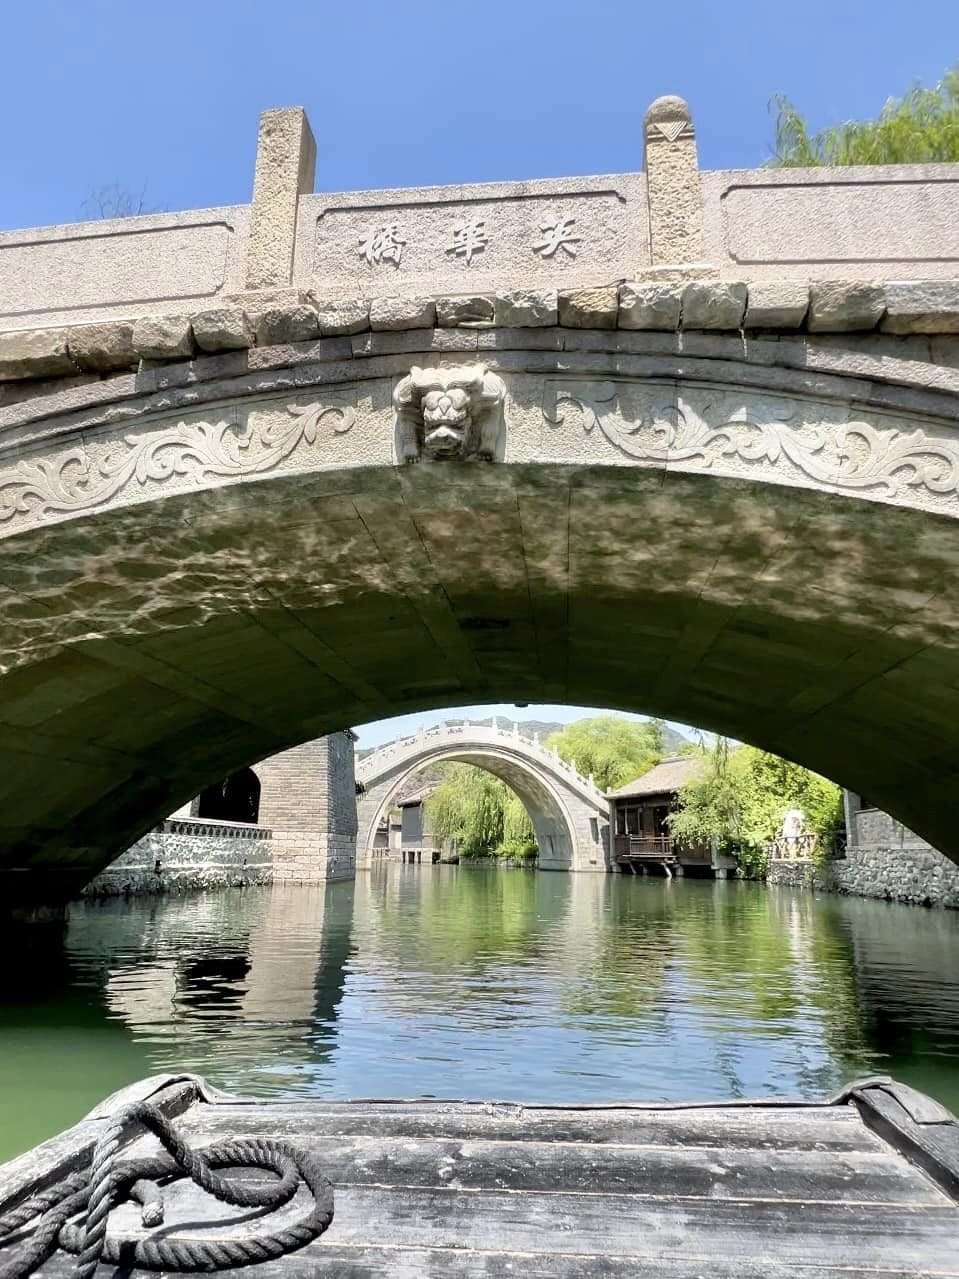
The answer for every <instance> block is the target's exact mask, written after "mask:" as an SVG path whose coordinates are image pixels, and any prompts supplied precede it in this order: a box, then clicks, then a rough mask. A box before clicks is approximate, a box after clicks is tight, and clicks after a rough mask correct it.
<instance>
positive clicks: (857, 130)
mask: <svg viewBox="0 0 959 1279" xmlns="http://www.w3.org/2000/svg"><path fill="white" fill-rule="evenodd" d="M775 106H776V108H777V111H778V116H777V120H776V151H775V154H774V156H773V158H772V160H771V161H770V164H771V165H772V166H774V167H777V168H797V167H801V168H811V167H815V166H817V165H822V164H930V163H934V162H942V161H955V160H959V67H954V68H953V69H952V70H951V71H947V72H946V74H945V75H944V76H943V78H942V80H941V81H940V83H939V84H937V85H936V86H935V87H934V88H932V89H923V88H922V87H921V86H919V85H915V86H914V87H913V88H911V89H910V90H909V92H908V93H907V94H906V95H905V96H904V97H902V98H890V99H889V101H888V102H887V103H886V105H885V106H884V107H883V109H882V111H880V113H879V115H878V117H877V118H876V119H875V120H847V121H846V122H845V123H843V124H836V125H833V126H832V127H831V128H828V129H823V130H822V131H821V132H819V133H810V132H809V125H808V124H807V122H806V120H805V118H804V117H803V116H802V115H801V114H800V112H799V111H798V110H797V108H796V107H794V106H793V105H792V103H791V102H789V101H788V100H787V99H786V98H783V97H780V98H776V99H775Z"/></svg>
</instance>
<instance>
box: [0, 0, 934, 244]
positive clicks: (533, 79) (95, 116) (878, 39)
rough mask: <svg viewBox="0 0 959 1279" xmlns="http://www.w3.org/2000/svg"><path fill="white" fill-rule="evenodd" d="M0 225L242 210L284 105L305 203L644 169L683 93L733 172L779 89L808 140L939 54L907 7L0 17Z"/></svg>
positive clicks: (843, 3) (372, 9) (544, 5)
mask: <svg viewBox="0 0 959 1279" xmlns="http://www.w3.org/2000/svg"><path fill="white" fill-rule="evenodd" d="M3 19H4V23H3V55H4V56H3V75H2V76H0V108H2V116H0V118H2V120H3V122H4V123H3V146H2V152H0V155H2V170H0V228H14V227H29V226H42V225H47V224H50V223H56V222H66V221H72V220H77V219H81V218H83V217H84V208H83V206H84V203H85V201H87V199H88V198H89V196H90V193H91V191H92V190H93V189H94V188H96V187H99V186H104V185H107V184H111V183H119V184H121V185H122V186H124V187H126V188H129V189H130V190H131V191H136V192H139V191H141V190H143V189H144V188H145V189H146V202H147V204H148V205H149V206H150V207H152V208H157V209H163V210H169V211H173V210H176V209H182V208H201V207H206V206H209V205H217V204H233V203H242V202H245V201H247V200H248V199H249V196H250V188H251V183H252V177H253V161H254V154H255V148H256V122H257V117H258V115H259V112H260V111H262V110H263V109H264V108H265V107H270V106H290V105H303V106H305V107H306V108H307V111H308V112H309V115H310V119H311V121H312V123H313V128H314V131H315V133H316V136H317V140H318V143H319V164H318V172H317V186H318V189H320V190H354V189H361V188H365V187H385V186H409V185H419V184H424V185H425V184H441V183H447V182H463V181H470V180H472V181H487V180H494V179H498V178H527V177H550V176H563V175H567V174H578V173H606V172H617V171H621V170H631V169H637V168H640V167H641V165H642V130H641V121H642V116H643V112H644V110H645V108H646V106H647V105H648V104H649V102H651V101H652V99H653V98H655V97H657V96H658V95H660V94H662V93H680V94H682V95H683V96H685V97H686V98H688V100H689V101H690V103H691V105H692V108H693V113H694V118H695V120H696V124H697V128H698V132H699V142H700V162H701V164H702V165H703V167H705V168H736V167H743V166H753V165H756V164H759V163H761V162H762V160H763V159H764V158H765V157H766V156H767V155H768V153H769V149H770V145H771V142H772V137H773V117H772V115H771V113H770V110H769V101H770V99H771V98H772V96H773V95H774V94H777V93H786V94H787V95H789V96H790V97H791V98H792V99H793V100H794V101H795V102H796V103H797V104H798V105H799V106H800V107H801V108H802V109H803V110H805V111H806V112H808V114H809V115H810V117H811V118H812V120H813V121H814V122H815V123H816V124H826V123H832V122H835V121H837V120H840V119H844V118H848V117H852V116H864V115H870V114H872V113H874V112H875V111H876V110H877V109H878V108H879V107H880V106H881V105H882V103H883V101H884V100H885V99H886V97H888V96H889V95H890V94H898V93H900V92H901V91H902V90H903V89H905V88H906V87H907V86H908V85H909V84H910V83H911V82H912V81H914V80H921V81H923V82H926V83H932V82H934V81H935V80H936V79H938V78H939V77H940V76H941V74H942V72H943V71H944V70H945V69H946V68H947V67H948V66H949V65H950V64H951V63H952V62H954V61H957V60H959V3H957V0H922V4H919V5H904V4H901V3H899V4H892V3H890V2H889V0H868V2H864V0H830V2H828V3H826V2H823V0H806V2H805V3H803V4H801V5H788V6H787V5H781V4H775V3H769V0H761V2H760V0H740V2H739V3H736V2H735V0H727V3H719V2H718V0H709V2H708V3H706V2H703V0H686V2H685V3H683V4H661V5H656V4H651V3H649V2H648V0H646V2H645V3H644V2H643V0H577V3H573V2H572V0H457V2H450V0H392V2H391V3H390V2H387V0H364V2H363V3H362V4H334V3H330V2H329V0H327V2H326V3H324V0H310V2H309V3H305V2H303V0H286V2H284V0H274V3H271V4H264V3H263V0H256V2H253V0H229V2H226V0H201V2H199V3H198V2H197V0H163V2H162V3H161V2H159V0H123V3H120V2H118V0H85V2H84V3H82V4H78V3H76V0H29V2H27V0H7V3H6V4H5V5H4V6H3Z"/></svg>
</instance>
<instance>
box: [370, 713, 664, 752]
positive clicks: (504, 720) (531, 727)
mask: <svg viewBox="0 0 959 1279" xmlns="http://www.w3.org/2000/svg"><path fill="white" fill-rule="evenodd" d="M466 722H467V721H466V720H465V719H445V720H443V723H444V724H448V725H451V726H455V725H457V724H465V723H466ZM517 722H518V724H519V735H520V737H525V738H526V739H527V741H533V739H534V738H535V737H536V736H537V735H538V736H539V740H540V741H541V742H544V741H545V740H546V738H547V737H549V735H550V733H558V732H560V731H561V730H562V729H564V728H565V727H566V725H565V724H560V723H558V722H556V721H555V720H545V719H526V720H519V721H517ZM469 723H470V724H475V725H477V726H478V727H479V728H492V727H493V725H494V724H495V725H496V727H497V728H504V729H509V730H510V731H512V728H513V724H514V721H513V720H511V719H510V718H509V717H508V716H507V715H491V716H490V717H489V718H488V719H471V720H470V721H469ZM393 740H394V741H398V740H399V739H398V738H394V739H393ZM383 744H384V746H388V745H390V743H389V742H384V743H383ZM688 745H689V739H688V738H687V737H684V736H683V734H682V733H680V732H679V731H678V730H677V729H675V728H670V726H669V725H668V724H664V725H663V752H664V754H667V755H674V754H675V753H676V751H678V750H680V749H681V748H682V747H683V746H688ZM379 749H380V747H378V746H367V747H364V749H363V750H358V751H357V752H356V758H357V759H358V760H360V759H366V757H367V755H372V754H373V751H374V750H379Z"/></svg>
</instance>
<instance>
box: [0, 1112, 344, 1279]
mask: <svg viewBox="0 0 959 1279" xmlns="http://www.w3.org/2000/svg"><path fill="white" fill-rule="evenodd" d="M131 1125H140V1126H142V1127H144V1128H147V1129H149V1130H150V1131H151V1132H153V1133H154V1134H155V1135H156V1136H157V1137H158V1138H159V1140H160V1142H161V1144H162V1145H163V1147H164V1148H165V1150H166V1151H167V1152H168V1153H167V1155H163V1156H160V1157H159V1158H155V1159H141V1160H137V1161H136V1162H133V1163H127V1164H124V1165H123V1166H122V1167H118V1166H117V1157H118V1155H119V1152H120V1148H121V1145H122V1142H123V1139H124V1136H125V1135H126V1134H127V1133H128V1130H129V1128H130V1127H131ZM218 1168H265V1169H267V1170H269V1171H270V1172H273V1173H275V1174H276V1177H277V1179H276V1180H275V1181H270V1182H267V1183H266V1184H265V1185H264V1184H260V1185H254V1184H251V1183H248V1182H239V1181H234V1180H231V1179H229V1178H226V1177H222V1176H220V1175H219V1174H218V1173H217V1172H216V1171H215V1170H216V1169H218ZM184 1173H186V1174H187V1175H188V1176H189V1177H190V1178H192V1180H193V1181H194V1182H196V1184H197V1185H198V1186H200V1187H201V1189H203V1190H205V1191H207V1193H209V1194H211V1195H213V1196H214V1197H215V1198H217V1199H220V1200H222V1201H223V1202H225V1203H229V1204H234V1205H236V1206H238V1207H243V1208H265V1209H269V1210H271V1211H275V1210H276V1209H277V1208H281V1207H282V1206H283V1205H284V1204H286V1203H288V1202H289V1201H290V1200H291V1199H292V1198H293V1196H294V1195H295V1194H296V1192H297V1190H298V1188H299V1186H300V1183H301V1182H302V1183H303V1184H304V1185H305V1186H306V1188H307V1190H308V1191H309V1192H310V1194H311V1196H312V1199H313V1202H312V1205H311V1207H310V1208H309V1210H308V1211H307V1212H306V1213H305V1214H304V1215H303V1216H302V1217H300V1218H299V1219H296V1220H294V1221H292V1222H290V1224H289V1225H287V1226H285V1227H284V1228H283V1229H281V1230H276V1231H272V1232H264V1233H262V1234H258V1235H250V1236H246V1237H244V1238H242V1239H226V1238H224V1239H217V1240H209V1239H207V1240H202V1241H200V1240H190V1239H183V1240H176V1239H172V1238H163V1239H160V1240H152V1239H150V1238H141V1239H135V1240H134V1239H125V1240H117V1239H115V1238H112V1237H108V1236H107V1223H108V1219H109V1216H110V1212H111V1211H112V1209H113V1208H114V1207H115V1206H116V1205H117V1204H118V1203H119V1202H120V1201H121V1200H122V1199H123V1198H124V1197H125V1196H126V1195H128V1194H129V1195H131V1196H132V1197H133V1198H135V1199H137V1200H138V1201H139V1202H140V1204H141V1220H142V1223H143V1225H144V1226H155V1225H159V1224H160V1222H161V1221H162V1220H163V1207H162V1201H161V1200H160V1196H159V1191H158V1190H157V1188H156V1186H155V1185H154V1184H153V1183H155V1182H156V1181H158V1180H161V1179H168V1178H171V1177H177V1176H182V1175H183V1174H184ZM78 1214H85V1216H84V1218H83V1220H82V1222H80V1223H77V1222H75V1221H73V1220H72V1218H74V1217H76V1216H77V1215H78ZM332 1220H333V1189H332V1187H331V1185H330V1183H329V1181H328V1180H327V1179H326V1177H325V1176H324V1175H323V1172H322V1170H321V1169H320V1167H319V1165H318V1164H317V1162H316V1160H315V1159H314V1158H313V1157H312V1156H311V1155H309V1154H308V1153H307V1152H305V1151H302V1150H299V1149H298V1148H297V1147H295V1146H293V1145H290V1144H288V1143H286V1142H282V1141H272V1140H268V1139H257V1140H248V1141H244V1140H240V1141H226V1142H220V1143H219V1144H217V1145H215V1146H210V1147H208V1148H207V1149H206V1150H204V1151H203V1153H202V1154H200V1153H198V1152H197V1151H195V1150H193V1149H192V1148H191V1147H190V1146H188V1145H187V1144H186V1142H185V1141H184V1139H183V1137H182V1135H181V1134H180V1133H179V1132H178V1131H177V1129H176V1128H175V1127H174V1126H173V1124H171V1123H170V1121H169V1120H168V1119H167V1118H166V1116H165V1115H163V1114H162V1112H161V1111H159V1110H158V1109H157V1108H156V1107H155V1106H151V1105H150V1104H149V1103H148V1102H138V1103H136V1104H135V1105H133V1106H129V1107H126V1108H125V1109H123V1110H121V1111H118V1112H117V1114H116V1115H115V1116H114V1117H113V1119H112V1120H111V1121H110V1124H109V1125H108V1127H107V1128H106V1130H105V1131H104V1133H103V1134H102V1136H101V1137H100V1140H99V1141H98V1142H97V1144H96V1147H95V1148H94V1151H93V1157H92V1160H91V1163H90V1167H89V1170H88V1172H83V1173H74V1174H73V1175H71V1176H70V1177H67V1178H64V1180H63V1181H61V1182H60V1183H59V1184H58V1185H57V1186H55V1187H52V1188H51V1189H49V1190H45V1191H41V1192H40V1193H38V1194H36V1195H34V1196H32V1197H31V1198H30V1199H29V1200H27V1201H26V1202H25V1203H23V1204H19V1205H17V1207H15V1208H13V1209H11V1210H10V1211H9V1212H7V1213H5V1214H3V1216H0V1248H2V1249H3V1251H6V1249H7V1248H9V1247H14V1246H15V1247H16V1251H15V1252H13V1253H11V1254H10V1255H9V1256H8V1258H7V1259H0V1279H25V1276H27V1275H30V1274H32V1273H33V1272H34V1270H36V1269H37V1268H38V1267H39V1266H40V1265H42V1263H43V1262H44V1261H45V1260H46V1258H47V1257H49V1256H50V1254H51V1252H53V1250H54V1249H55V1248H56V1247H57V1246H58V1245H59V1246H60V1247H63V1248H65V1249H66V1250H67V1251H69V1252H73V1253H76V1254H78V1255H77V1264H76V1269H75V1271H74V1273H75V1276H76V1279H92V1276H93V1273H94V1271H95V1270H96V1268H97V1265H98V1264H99V1262H100V1261H106V1262H109V1263H110V1264H112V1265H123V1266H126V1267H132V1266H139V1267H140V1268H141V1269H143V1270H172V1271H180V1272H184V1271H206V1272H209V1271H213V1270H225V1269H229V1268H231V1267H236V1266H249V1265H254V1264H256V1263H257V1262H261V1261H269V1260H273V1259H275V1258H277V1257H282V1256H283V1255H285V1254H286V1253H288V1252H293V1251H294V1250H295V1249H297V1248H302V1247H303V1246H304V1245H305V1244H308V1243H310V1242H311V1241H312V1240H313V1239H316V1238H317V1237H318V1236H319V1235H321V1234H322V1233H323V1231H324V1230H326V1228H327V1226H329V1224H330V1222H331V1221H332ZM30 1222H33V1223H35V1224H34V1225H33V1228H32V1230H31V1231H30V1232H29V1233H28V1234H27V1237H26V1238H23V1236H22V1234H21V1233H20V1232H22V1231H23V1227H25V1226H26V1225H27V1224H28V1223H30ZM0 1258H2V1254H0Z"/></svg>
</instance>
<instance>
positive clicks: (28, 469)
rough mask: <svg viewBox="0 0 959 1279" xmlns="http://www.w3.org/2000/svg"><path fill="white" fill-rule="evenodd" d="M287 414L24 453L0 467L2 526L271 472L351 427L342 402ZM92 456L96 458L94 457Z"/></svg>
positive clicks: (234, 416) (230, 417)
mask: <svg viewBox="0 0 959 1279" xmlns="http://www.w3.org/2000/svg"><path fill="white" fill-rule="evenodd" d="M286 414H287V416H286V418H280V419H278V420H277V419H275V418H269V419H266V420H264V421H259V420H256V419H254V418H252V417H251V419H250V421H249V423H248V424H247V425H246V426H241V425H239V423H238V413H237V410H236V409H233V410H229V411H227V413H226V415H225V416H224V417H222V418H220V419H218V420H216V421H207V420H204V419H200V418H195V419H194V418H190V419H183V420H181V421H180V422H178V423H177V424H176V426H174V427H173V428H172V429H170V430H167V431H164V432H162V433H161V434H153V433H149V432H140V433H136V432H131V433H130V434H128V435H126V436H124V437H123V438H122V439H121V440H118V441H116V442H112V443H110V444H108V445H107V446H106V447H105V448H103V449H102V450H97V449H95V448H94V446H95V445H96V444H98V443H99V441H98V440H97V438H96V437H93V438H92V439H91V441H90V447H89V449H88V448H87V447H86V446H85V444H84V443H83V442H82V441H81V442H80V443H79V444H77V445H75V446H73V447H71V448H68V449H65V450H62V451H60V452H57V453H55V454H54V455H52V456H44V455H37V456H35V457H26V458H24V459H22V460H21V461H19V462H17V463H16V464H15V465H13V466H9V467H5V468H3V469H0V525H2V524H5V523H9V522H10V521H11V520H13V519H14V518H15V517H16V516H18V515H26V516H31V517H33V518H41V519H42V518H43V517H45V516H54V515H60V514H68V513H71V512H80V511H86V510H93V509H96V508H97V507H100V506H103V505H104V504H105V503H107V502H110V501H112V500H113V499H114V498H116V497H118V496H119V495H120V494H121V493H123V492H124V491H125V490H129V489H134V490H136V489H137V488H140V489H144V488H146V487H147V486H148V485H152V484H157V483H160V484H162V483H163V482H165V481H168V480H171V479H173V478H174V477H182V478H185V479H192V480H194V481H195V482H196V483H197V485H198V486H199V485H202V483H203V482H204V481H206V480H211V479H214V480H215V479H230V478H241V477H244V476H252V475H261V474H263V473H265V472H268V471H271V470H273V469H274V468H275V467H277V466H278V465H279V464H280V463H281V462H283V461H284V460H285V459H286V458H288V457H290V456H291V455H292V454H293V453H295V452H296V450H297V449H298V448H299V447H300V446H301V445H308V446H309V445H314V444H316V443H317V442H318V441H319V440H320V438H321V434H322V432H324V431H329V432H330V433H331V434H337V435H342V434H344V433H345V432H347V431H350V430H351V429H352V427H353V424H354V421H355V418H356V410H355V408H354V407H353V405H351V404H348V403H334V402H330V403H325V404H323V403H319V402H316V403H312V404H290V405H288V406H287V408H286ZM95 453H98V454H99V456H94V454H95Z"/></svg>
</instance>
